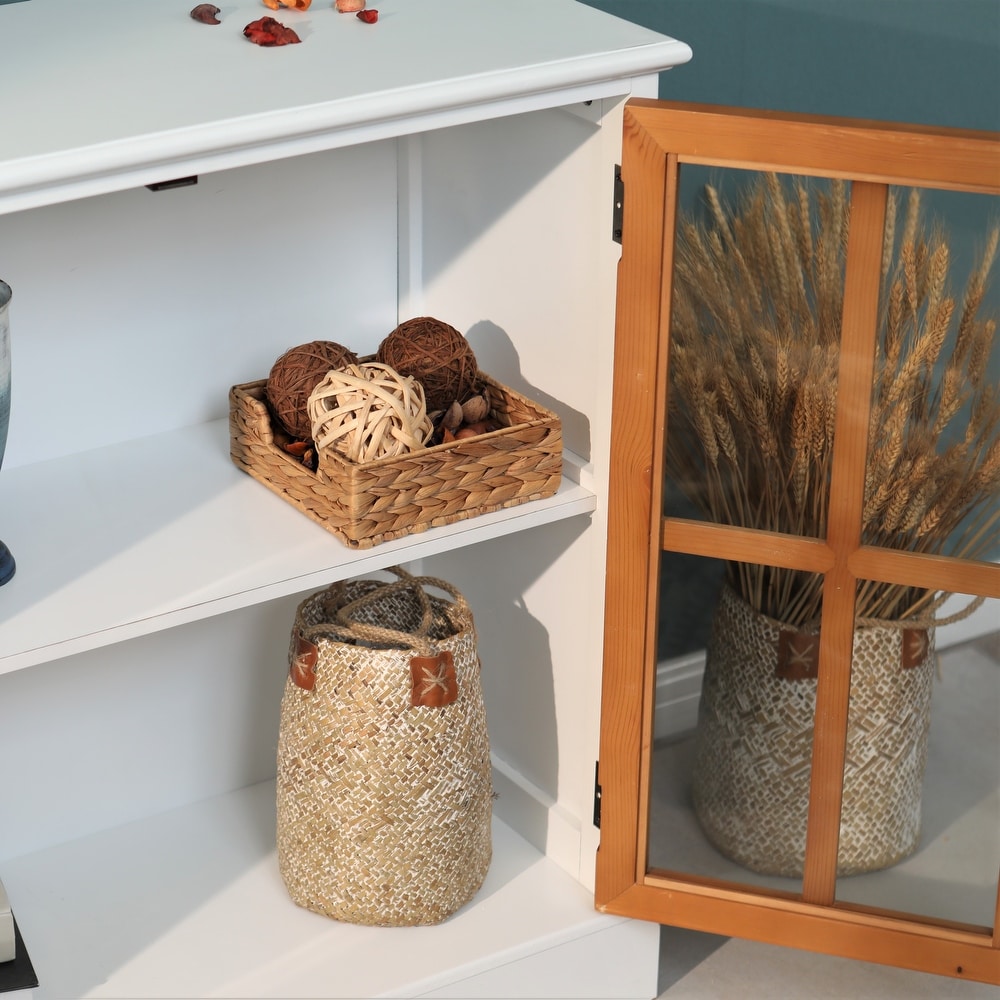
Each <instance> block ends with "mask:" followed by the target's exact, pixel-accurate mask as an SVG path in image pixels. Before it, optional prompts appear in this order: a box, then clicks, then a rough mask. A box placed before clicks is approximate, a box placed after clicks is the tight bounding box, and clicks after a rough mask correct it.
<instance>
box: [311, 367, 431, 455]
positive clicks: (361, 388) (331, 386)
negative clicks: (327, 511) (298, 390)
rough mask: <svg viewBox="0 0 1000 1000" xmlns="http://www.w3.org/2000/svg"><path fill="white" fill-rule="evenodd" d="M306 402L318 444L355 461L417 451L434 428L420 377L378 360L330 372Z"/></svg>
mask: <svg viewBox="0 0 1000 1000" xmlns="http://www.w3.org/2000/svg"><path fill="white" fill-rule="evenodd" d="M307 407H308V411H309V419H310V421H311V422H312V436H313V441H315V442H316V447H317V448H318V449H321V450H322V449H323V448H333V449H335V450H336V451H338V452H339V453H340V454H341V455H343V456H344V457H345V458H348V459H350V460H351V461H352V462H371V461H374V460H375V459H377V458H393V457H395V456H397V455H402V454H404V453H406V452H410V451H416V450H417V449H419V448H422V447H423V446H424V444H425V442H426V441H427V439H428V438H429V437H430V436H431V434H432V433H433V431H434V425H433V424H432V422H431V419H430V417H428V415H427V404H426V402H425V400H424V390H423V387H422V386H421V385H420V383H419V382H417V381H416V379H413V378H410V377H408V376H405V375H400V374H399V373H398V372H396V371H394V370H393V369H392V368H390V367H389V366H388V365H383V364H379V363H377V362H363V363H361V364H357V365H347V366H346V367H344V368H338V369H335V370H333V371H330V372H327V374H326V376H325V377H324V378H323V380H322V381H321V382H320V383H319V384H318V385H317V386H316V388H315V389H313V391H312V393H311V395H310V396H309V402H308V404H307Z"/></svg>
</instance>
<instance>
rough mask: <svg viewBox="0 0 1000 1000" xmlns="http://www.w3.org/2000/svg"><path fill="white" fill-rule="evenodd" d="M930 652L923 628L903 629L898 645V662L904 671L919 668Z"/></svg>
mask: <svg viewBox="0 0 1000 1000" xmlns="http://www.w3.org/2000/svg"><path fill="white" fill-rule="evenodd" d="M929 652H930V636H929V635H928V634H927V629H925V628H904V629H903V641H902V642H901V643H900V650H899V660H900V666H901V667H902V668H903V669H904V670H912V669H913V668H914V667H919V666H920V664H921V663H923V662H924V661H925V660H926V659H927V654H928V653H929Z"/></svg>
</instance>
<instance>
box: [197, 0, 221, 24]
mask: <svg viewBox="0 0 1000 1000" xmlns="http://www.w3.org/2000/svg"><path fill="white" fill-rule="evenodd" d="M218 13H219V8H218V7H216V6H215V4H213V3H200V4H198V6H197V7H193V8H192V9H191V16H192V17H193V18H194V19H195V20H196V21H201V23H202V24H222V22H221V21H220V20H219V19H218V18H217V17H216V16H215V15H216V14H218Z"/></svg>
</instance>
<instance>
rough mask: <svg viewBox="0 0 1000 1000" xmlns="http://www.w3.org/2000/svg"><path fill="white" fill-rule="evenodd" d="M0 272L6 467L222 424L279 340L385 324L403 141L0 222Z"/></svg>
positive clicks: (369, 341)
mask: <svg viewBox="0 0 1000 1000" xmlns="http://www.w3.org/2000/svg"><path fill="white" fill-rule="evenodd" d="M0 275H2V276H3V278H4V280H5V281H7V282H8V283H9V284H10V285H11V287H12V288H13V290H14V298H13V301H12V303H11V355H12V366H13V392H12V409H11V425H10V435H9V438H8V447H7V453H6V455H5V457H4V465H5V467H8V468H9V467H12V466H15V465H20V464H27V463H31V462H37V461H42V460H44V459H47V458H55V457H59V456H61V455H65V454H68V453H72V452H75V451H79V450H83V449H85V448H91V447H100V446H103V445H106V444H110V443H114V442H117V441H122V440H128V439H131V438H136V437H142V436H145V435H148V434H154V433H157V432H159V431H164V430H172V429H175V428H178V427H184V426H188V425H190V424H194V423H199V422H201V421H204V420H208V419H215V418H218V417H222V416H225V414H226V412H227V406H228V402H227V393H228V390H229V387H230V386H231V385H233V384H235V383H237V382H241V381H249V380H252V379H256V378H263V377H265V376H266V375H267V372H268V371H269V369H270V366H271V365H272V364H273V362H274V360H275V359H276V358H277V357H278V355H279V354H280V353H281V352H282V351H284V350H286V349H287V348H289V347H292V346H294V345H295V344H299V343H304V342H306V341H309V340H317V339H323V340H326V339H329V340H336V341H338V342H340V343H344V344H346V345H348V346H350V347H352V348H353V349H355V350H357V351H359V352H361V351H367V350H371V349H372V348H373V347H374V346H377V344H378V342H379V340H380V339H381V338H382V337H383V336H385V334H386V333H388V332H389V330H391V329H392V328H393V326H394V325H395V323H396V149H395V144H394V143H393V142H383V143H374V144H370V145H366V146H360V147H352V148H349V149H345V150H338V151H334V152H329V153H317V154H313V155H310V156H303V157H298V158H295V159H291V160H282V161H279V162H277V163H271V164H265V165H261V166H254V167H245V168H242V169H240V170H228V171H221V172H218V173H214V174H206V175H203V176H201V177H199V179H198V183H197V184H196V185H194V186H190V187H180V188H175V189H172V190H165V191H159V192H151V191H149V190H147V189H146V188H140V189H135V190H129V191H123V192H120V193H117V194H112V195H104V196H100V197H95V198H89V199H85V200H82V201H78V202H71V203H67V204H64V205H56V206H51V207H46V208H40V209H34V210H31V211H26V212H20V213H15V214H13V215H8V216H5V217H4V218H3V219H2V220H0ZM178 390H181V391H178Z"/></svg>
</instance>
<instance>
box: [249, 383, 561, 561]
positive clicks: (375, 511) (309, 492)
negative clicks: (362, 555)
mask: <svg viewBox="0 0 1000 1000" xmlns="http://www.w3.org/2000/svg"><path fill="white" fill-rule="evenodd" d="M480 377H481V378H482V380H483V381H484V382H486V383H487V384H488V385H489V386H490V390H491V392H490V398H491V401H492V402H493V403H494V408H493V419H494V420H496V421H497V422H499V423H500V424H502V425H504V426H501V427H500V429H499V430H496V431H491V432H490V433H488V434H480V435H478V436H477V437H472V438H465V439H463V440H460V441H454V442H450V443H449V444H440V445H435V446H434V447H432V448H424V449H422V450H420V451H416V452H411V453H410V454H407V455H400V456H397V457H395V458H381V459H377V460H376V461H373V462H364V463H357V462H351V461H349V460H348V459H346V458H344V457H343V456H341V455H339V454H337V453H336V452H335V451H333V450H332V449H324V450H323V451H322V452H321V453H320V457H319V469H318V471H316V472H312V471H311V470H310V469H308V468H307V467H306V466H304V465H302V464H301V462H299V461H298V460H297V459H295V458H294V457H293V456H291V455H289V454H288V453H287V452H285V451H283V450H282V448H281V443H282V440H283V435H282V432H281V431H280V430H277V429H275V428H272V425H271V418H270V415H269V413H268V410H267V406H266V404H265V402H264V386H265V381H264V380H261V381H258V382H247V383H245V384H243V385H235V386H233V387H232V389H231V390H230V392H229V433H230V455H231V456H232V459H233V462H234V463H235V464H236V465H237V466H238V467H239V468H240V469H242V470H243V471H244V472H247V473H249V474H250V475H251V476H253V478H254V479H256V480H257V481H258V482H260V483H263V484H264V485H265V486H266V487H268V489H271V490H273V491H274V492H275V493H277V494H278V496H280V497H282V498H283V499H285V500H287V501H288V502H289V503H290V504H292V505H293V506H294V507H297V508H298V509H299V510H300V511H302V513H303V514H306V515H307V516H308V517H311V518H312V519H313V520H314V521H316V522H317V523H318V524H321V525H322V526H323V527H324V528H326V529H327V531H330V532H332V533H333V534H335V535H336V536H337V537H338V538H339V539H340V540H341V541H342V542H344V543H345V544H346V545H348V546H350V547H351V548H355V549H366V548H371V547H372V546H374V545H378V544H379V543H380V542H386V541H389V540H390V539H393V538H400V537H402V536H403V535H409V534H412V533H413V532H417V531H425V530H426V529H427V528H431V527H436V526H439V525H442V524H451V523H452V522H454V521H461V520H464V519H465V518H468V517H474V516H475V515H477V514H487V513H489V512H491V511H496V510H500V509H502V508H504V507H513V506H515V505H516V504H521V503H525V502H527V501H529V500H540V499H542V498H543V497H549V496H552V495H553V494H554V493H555V492H556V490H557V489H558V488H559V483H560V480H561V477H562V425H561V423H560V421H559V418H558V417H557V416H556V415H555V414H554V413H551V412H550V411H548V410H546V409H544V408H543V407H541V406H539V405H538V404H537V403H534V402H532V401H531V400H529V399H526V398H525V397H524V396H522V395H521V394H520V393H517V392H515V391H514V390H513V389H509V388H508V387H507V386H504V385H501V384H500V383H499V382H497V381H495V380H494V379H492V378H490V377H489V376H488V375H484V374H483V373H480Z"/></svg>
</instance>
